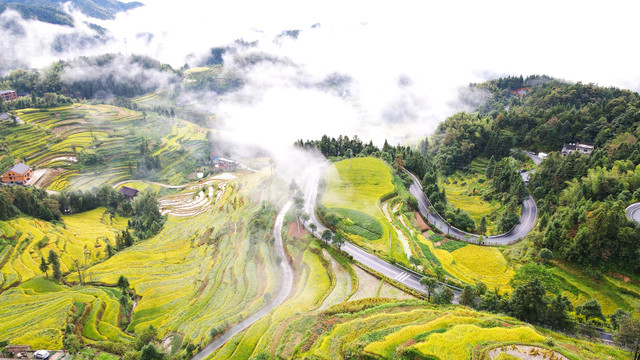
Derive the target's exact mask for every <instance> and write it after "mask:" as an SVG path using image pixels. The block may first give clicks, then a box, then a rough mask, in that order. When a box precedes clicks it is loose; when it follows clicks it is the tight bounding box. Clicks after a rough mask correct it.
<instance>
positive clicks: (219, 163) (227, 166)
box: [209, 154, 238, 171]
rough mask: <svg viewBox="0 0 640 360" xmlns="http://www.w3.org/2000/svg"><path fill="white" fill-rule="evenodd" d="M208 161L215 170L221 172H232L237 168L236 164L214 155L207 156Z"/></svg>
mask: <svg viewBox="0 0 640 360" xmlns="http://www.w3.org/2000/svg"><path fill="white" fill-rule="evenodd" d="M209 160H210V161H211V164H212V165H213V166H214V168H215V169H217V170H221V171H234V170H236V169H237V168H238V162H237V161H233V160H230V159H225V158H223V157H220V156H218V155H215V154H211V155H210V156H209Z"/></svg>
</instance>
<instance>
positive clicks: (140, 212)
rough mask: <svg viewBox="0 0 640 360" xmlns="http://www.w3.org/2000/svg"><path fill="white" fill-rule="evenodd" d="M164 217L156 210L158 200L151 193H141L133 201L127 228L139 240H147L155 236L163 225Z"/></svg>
mask: <svg viewBox="0 0 640 360" xmlns="http://www.w3.org/2000/svg"><path fill="white" fill-rule="evenodd" d="M165 220H166V217H165V216H162V215H160V210H158V198H157V196H156V194H155V193H153V192H143V193H142V194H140V195H138V196H137V197H136V198H135V199H134V200H133V218H132V219H131V221H130V224H129V227H130V228H132V229H133V230H134V231H135V234H136V236H137V237H138V238H139V239H148V238H150V237H152V236H153V235H155V234H157V233H158V232H159V231H160V230H161V229H162V226H163V225H164V222H165Z"/></svg>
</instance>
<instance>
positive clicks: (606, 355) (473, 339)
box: [220, 299, 627, 360]
mask: <svg viewBox="0 0 640 360" xmlns="http://www.w3.org/2000/svg"><path fill="white" fill-rule="evenodd" d="M256 330H257V329H256ZM249 334H250V332H247V334H246V335H249ZM549 339H551V340H552V343H553V345H551V346H550V345H549V343H550V342H549V341H548V340H549ZM241 343H242V341H241V339H239V341H237V342H236V344H241ZM513 344H518V345H519V346H535V347H537V348H538V349H544V350H547V351H553V352H555V353H556V354H561V355H564V356H566V357H568V358H570V359H622V358H625V356H627V354H626V353H625V352H623V351H621V350H619V349H616V348H612V347H608V346H604V345H597V344H594V343H588V342H585V341H581V340H575V339H570V338H566V337H564V336H562V335H558V334H555V333H552V332H550V331H547V330H544V329H539V328H535V327H532V326H530V325H528V324H525V323H521V322H519V321H517V320H515V319H513V318H509V317H505V316H498V315H495V314H488V313H482V312H477V311H473V310H469V309H465V308H442V307H440V308H438V307H435V306H433V305H431V304H429V303H426V302H423V301H418V300H390V299H363V300H358V301H353V302H348V303H343V304H340V305H336V306H334V307H330V308H328V309H327V310H325V311H320V312H315V313H310V314H305V315H301V316H299V317H297V318H294V319H292V320H290V321H287V322H285V323H283V324H282V325H281V326H280V327H279V328H278V329H277V331H275V332H274V334H273V336H272V337H271V338H270V342H268V343H267V342H262V341H259V342H257V345H256V346H255V348H254V349H253V351H252V352H249V351H246V352H244V354H247V355H249V356H258V355H262V356H266V355H269V356H271V358H284V359H304V358H314V359H327V360H328V359H331V360H333V359H347V358H368V359H398V358H412V359H413V358H419V359H452V360H454V359H455V360H458V359H472V358H473V359H492V358H493V357H488V356H489V354H496V352H497V351H496V349H498V350H500V349H503V348H506V347H507V346H512V345H513ZM492 351H493V352H492ZM226 355H227V356H226V357H220V358H229V355H230V354H229V353H227V354H226ZM540 359H542V357H540Z"/></svg>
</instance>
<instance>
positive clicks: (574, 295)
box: [551, 262, 640, 315]
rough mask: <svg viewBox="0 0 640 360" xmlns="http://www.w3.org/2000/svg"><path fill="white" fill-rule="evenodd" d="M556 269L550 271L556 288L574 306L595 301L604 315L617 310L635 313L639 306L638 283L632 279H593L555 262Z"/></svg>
mask: <svg viewBox="0 0 640 360" xmlns="http://www.w3.org/2000/svg"><path fill="white" fill-rule="evenodd" d="M555 265H556V266H555V267H553V268H552V269H551V271H552V272H553V275H554V277H555V279H556V280H557V283H558V287H559V288H560V290H561V291H562V294H563V295H565V296H567V297H568V298H569V300H571V302H572V303H573V305H574V306H577V305H581V304H583V303H585V302H586V301H588V300H590V299H596V300H598V302H599V303H600V305H601V306H602V312H603V313H604V314H606V315H610V314H613V312H614V311H615V310H616V309H617V308H622V309H627V310H628V311H634V310H635V309H637V308H638V307H639V306H640V283H638V281H637V280H635V279H629V278H626V279H623V277H621V276H615V275H614V274H612V273H610V274H606V275H603V276H601V277H599V278H598V279H594V278H591V277H589V276H586V275H585V274H583V273H582V270H579V269H576V268H573V267H571V266H570V265H568V264H565V263H561V262H555ZM625 280H626V281H625Z"/></svg>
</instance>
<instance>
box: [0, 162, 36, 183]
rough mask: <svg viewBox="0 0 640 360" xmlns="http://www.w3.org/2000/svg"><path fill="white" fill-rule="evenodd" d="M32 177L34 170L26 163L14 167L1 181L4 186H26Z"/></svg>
mask: <svg viewBox="0 0 640 360" xmlns="http://www.w3.org/2000/svg"><path fill="white" fill-rule="evenodd" d="M32 176H33V169H32V168H31V167H30V166H29V165H27V164H25V163H18V164H15V165H13V167H12V168H11V169H10V170H9V171H7V172H5V173H4V174H2V178H0V179H1V180H2V183H3V184H7V185H24V184H26V183H27V182H28V181H29V180H31V177H32Z"/></svg>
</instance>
